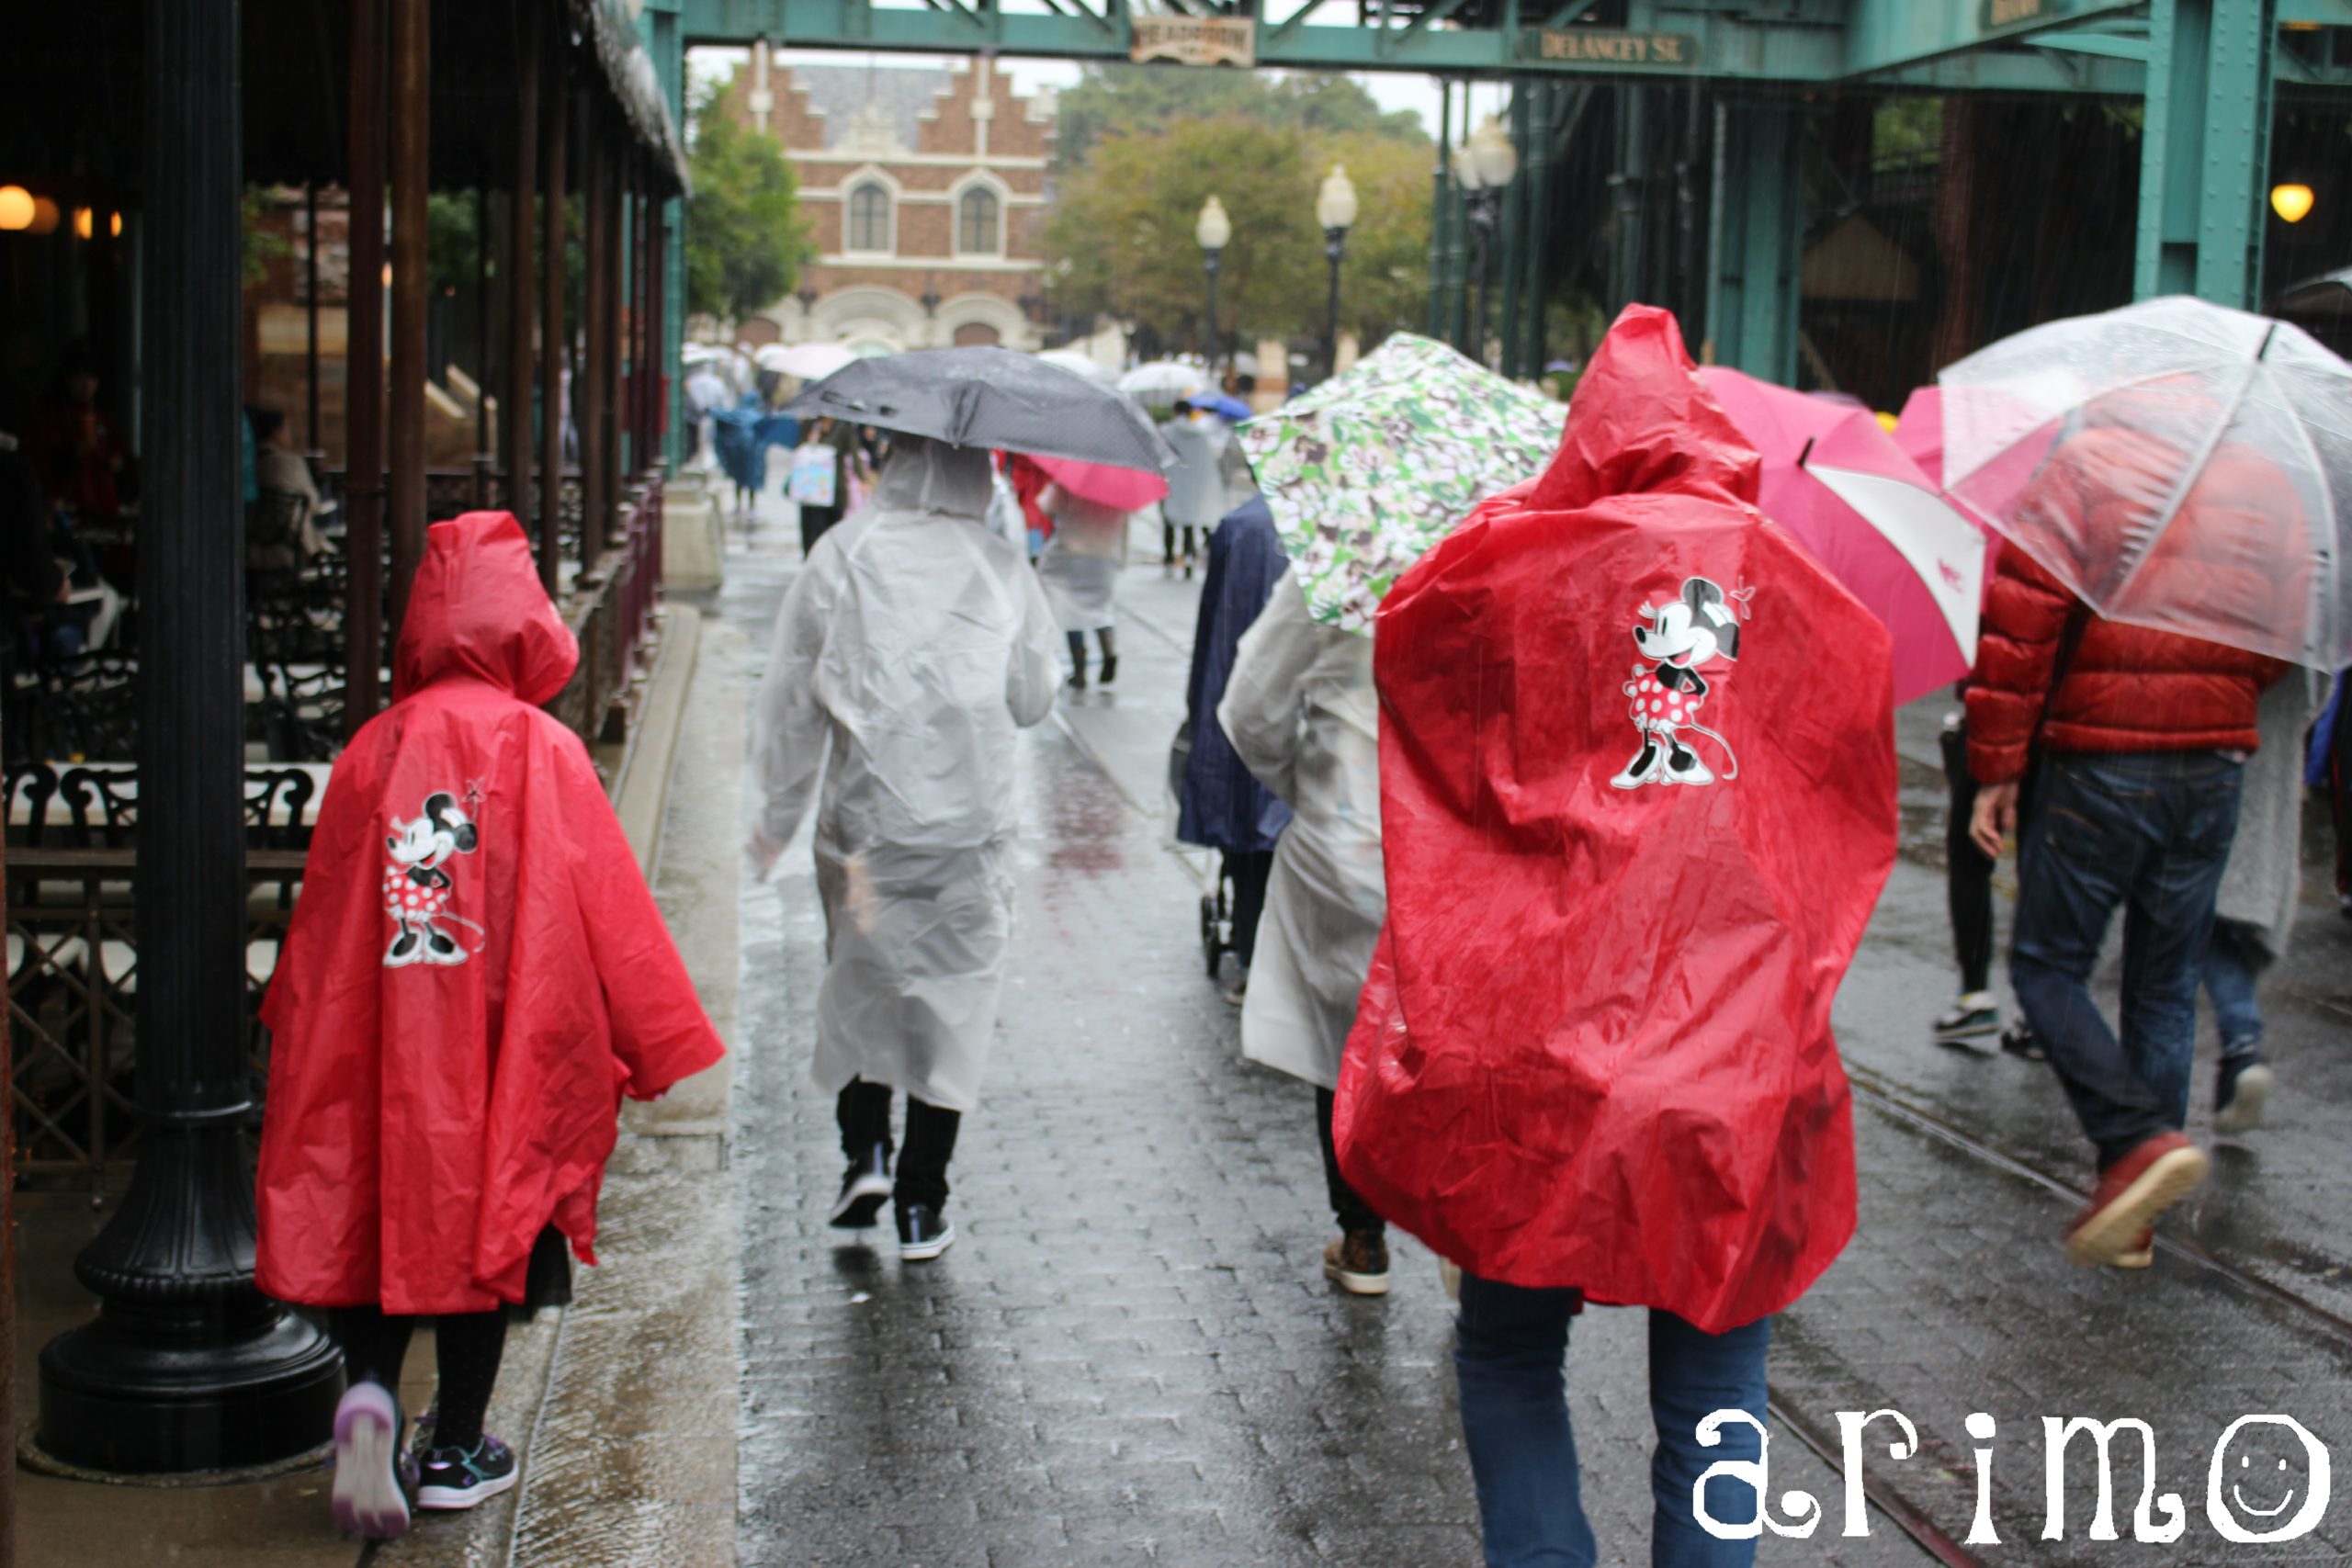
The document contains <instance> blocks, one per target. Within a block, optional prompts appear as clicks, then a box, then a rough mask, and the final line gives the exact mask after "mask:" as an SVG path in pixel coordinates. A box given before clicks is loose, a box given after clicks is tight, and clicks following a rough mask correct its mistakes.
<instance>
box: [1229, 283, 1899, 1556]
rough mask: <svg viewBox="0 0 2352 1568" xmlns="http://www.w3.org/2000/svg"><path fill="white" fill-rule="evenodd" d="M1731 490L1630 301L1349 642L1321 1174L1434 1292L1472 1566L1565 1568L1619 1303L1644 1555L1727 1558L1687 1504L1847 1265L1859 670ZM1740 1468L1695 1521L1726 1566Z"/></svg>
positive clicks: (1878, 679)
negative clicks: (1528, 470)
mask: <svg viewBox="0 0 2352 1568" xmlns="http://www.w3.org/2000/svg"><path fill="white" fill-rule="evenodd" d="M1757 480H1758V459H1757V456H1756V453H1755V452H1754V451H1753V450H1752V449H1751V448H1750V447H1749V446H1748V445H1747V442H1746V441H1745V439H1744V438H1743V437H1741V435H1740V434H1738V432H1737V431H1736V428H1735V427H1734V426H1733V425H1732V423H1731V422H1730V421H1729V419H1727V418H1726V417H1725V416H1724V412H1723V411H1722V410H1721V409H1720V408H1719V407H1718V406H1717V405H1716V404H1715V402H1714V400H1713V397H1712V396H1711V395H1710V394H1709V392H1708V391H1707V389H1706V388H1705V386H1704V384H1703V383H1702V381H1701V380H1700V379H1699V378H1698V376H1697V374H1696V373H1695V370H1694V369H1693V367H1692V366H1691V361H1690V358H1689V356H1688V355H1686V354H1685V353H1684V351H1683V348H1682V344H1681V338H1680V334H1679V333H1678V332H1677V331H1676V328H1675V324H1674V319H1673V318H1672V317H1671V316H1669V315H1668V314H1667V313H1666V312H1664V311H1661V310H1652V309H1649V308H1647V307H1643V306H1634V307H1629V308H1628V309H1627V310H1626V311H1625V312H1624V314H1623V315H1622V316H1620V317H1619V319H1618V321H1617V323H1616V325H1615V326H1614V327H1613V328H1612V329H1611V333H1610V334H1609V336H1608V338H1607V339H1606V340H1605V342H1604V343H1603V344H1602V345H1601V347H1600V352H1599V353H1598V354H1597V355H1595V357H1594V359H1593V362H1592V366H1591V368H1590V370H1589V372H1588V373H1587V374H1586V376H1585V377H1584V378H1583V380H1582V381H1581V382H1580V383H1579V385H1578V387H1577V398H1576V401H1575V403H1574V404H1573V405H1572V406H1571V408H1570V410H1569V412H1568V419H1567V426H1566V431H1565V433H1564V434H1563V436H1562V441H1561V446H1560V448H1559V451H1558V453H1557V455H1556V456H1555V458H1554V459H1553V462H1552V464H1551V466H1550V468H1548V469H1546V471H1545V472H1544V474H1543V475H1541V476H1540V477H1539V478H1537V479H1533V480H1532V481H1530V482H1528V483H1526V484H1523V485H1521V486H1518V487H1516V488H1514V489H1513V490H1510V491H1505V492H1503V493H1502V494H1500V495H1498V496H1496V497H1493V498H1491V499H1490V500H1488V501H1487V502H1483V503H1481V504H1480V505H1479V506H1478V507H1477V508H1476V511H1474V512H1473V513H1472V514H1471V516H1470V518H1469V520H1468V521H1467V522H1466V523H1464V525H1463V526H1462V527H1461V528H1460V529H1458V530H1457V531H1455V532H1454V533H1453V534H1452V535H1450V536H1448V537H1447V538H1445V539H1444V540H1443V541H1442V542H1441V543H1439V544H1438V545H1437V546H1436V547H1434V548H1432V549H1431V550H1430V552H1429V553H1428V554H1427V555H1425V556H1424V557H1422V558H1421V559H1420V560H1419V562H1418V563H1417V564H1416V565H1415V566H1414V567H1413V568H1412V569H1411V570H1409V571H1408V572H1407V573H1406V574H1405V575H1404V576H1403V577H1402V578H1400V579H1399V580H1398V581H1397V583H1396V585H1395V586H1394V587H1393V588H1392V589H1391V591H1390V592H1389V594H1388V596H1387V598H1386V599H1385V601H1384V603H1383V604H1382V607H1381V610H1380V613H1379V615H1378V616H1377V618H1376V620H1375V622H1374V628H1375V631H1374V649H1375V657H1376V665H1377V676H1378V683H1379V694H1380V702H1381V737H1380V762H1381V791H1382V797H1381V803H1380V810H1381V817H1382V820H1383V822H1384V824H1385V861H1386V868H1387V888H1388V918H1387V923H1386V926H1385V930H1384V931H1383V932H1382V934H1381V939H1380V945H1379V950H1378V955H1377V957H1376V959H1375V961H1374V964H1373V968H1372V974H1371V977H1370V979H1369V980H1368V981H1367V983H1366V985H1365V987H1364V990H1363V1008H1362V1010H1361V1013H1360V1015H1359V1017H1358V1019H1357V1021H1356V1026H1355V1032H1354V1033H1353V1035H1352V1036H1351V1039H1350V1041H1349V1043H1348V1051H1347V1060H1346V1066H1345V1071H1344V1073H1343V1075H1342V1079H1341V1082H1340V1097H1339V1108H1338V1120H1337V1135H1338V1141H1339V1150H1340V1166H1341V1168H1342V1170H1343V1171H1344V1172H1345V1174H1346V1176H1347V1178H1348V1179H1349V1180H1350V1181H1351V1182H1352V1183H1353V1184H1354V1185H1355V1187H1356V1188H1357V1190H1360V1191H1361V1192H1363V1195H1364V1196H1365V1197H1366V1198H1367V1199H1368V1200H1370V1201H1371V1202H1372V1203H1373V1205H1374V1207H1375V1208H1377V1209H1378V1210H1379V1211H1380V1212H1381V1213H1384V1214H1385V1215H1387V1216H1388V1217H1389V1219H1391V1220H1392V1221H1395V1222H1396V1223H1397V1224H1401V1225H1403V1226H1404V1227H1405V1228H1407V1229H1408V1230H1409V1231H1411V1232H1412V1233H1413V1234H1415V1235H1418V1236H1419V1237H1421V1238H1422V1239H1423V1240H1424V1241H1426V1242H1428V1243H1429V1244H1430V1247H1432V1248H1433V1249H1434V1250H1436V1251H1437V1252H1439V1253H1440V1254H1442V1256H1444V1257H1445V1258H1449V1259H1451V1260H1452V1261H1453V1262H1454V1263H1455V1264H1458V1265H1459V1266H1460V1267H1461V1268H1462V1269H1463V1270H1464V1280H1463V1282H1462V1311H1461V1318H1460V1325H1459V1340H1458V1344H1457V1349H1456V1355H1455V1361H1456V1367H1457V1371H1458V1375H1459V1379H1460V1384H1461V1404H1462V1417H1463V1427H1464V1436H1465V1438H1466V1446H1467V1447H1468V1450H1469V1452H1470V1457H1471V1464H1472V1468H1473V1470H1474V1472H1475V1473H1476V1480H1477V1486H1478V1495H1479V1501H1480V1509H1481V1513H1482V1516H1483V1518H1484V1521H1485V1526H1486V1542H1487V1562H1489V1563H1494V1564H1504V1563H1511V1564H1516V1563H1521V1562H1590V1561H1592V1560H1593V1556H1592V1554H1593V1538H1592V1532H1591V1529H1590V1526H1589V1524H1588V1522H1587V1521H1586V1519H1585V1517H1584V1514H1583V1510H1582V1506H1581V1505H1580V1503H1579V1502H1578V1500H1577V1486H1576V1461H1575V1454H1574V1444H1573V1441H1572V1439H1571V1436H1570V1430H1569V1424H1568V1416H1567V1408H1566V1403H1565V1401H1564V1398H1563V1387H1562V1382H1561V1377H1560V1370H1561V1363H1562V1358H1563V1357H1564V1356H1565V1354H1566V1344H1567V1334H1568V1326H1569V1321H1570V1318H1571V1316H1572V1314H1574V1313H1575V1312H1576V1311H1577V1308H1578V1307H1579V1305H1580V1304H1581V1303H1583V1302H1585V1301H1589V1302H1591V1303H1596V1304H1616V1305H1628V1306H1643V1307H1647V1308H1649V1309H1650V1392H1651V1403H1652V1413H1653V1416H1654V1417H1655V1419H1656V1422H1657V1433H1658V1447H1657V1452H1656V1456H1655V1459H1654V1468H1653V1484H1654V1490H1655V1493H1656V1496H1657V1500H1658V1502H1657V1514H1656V1517H1655V1525H1654V1528H1655V1530H1656V1537H1657V1538H1656V1540H1655V1542H1654V1551H1655V1553H1656V1555H1657V1561H1659V1562H1707V1563H1710V1564H1714V1563H1733V1562H1746V1561H1747V1560H1749V1557H1750V1555H1751V1554H1752V1552H1753V1550H1754V1540H1752V1539H1750V1540H1747V1541H1736V1540H1724V1539H1720V1538H1719V1536H1718V1535H1716V1534H1713V1533H1710V1532H1707V1531H1706V1530H1705V1529H1703V1527H1702V1524H1701V1523H1700V1522H1699V1521H1698V1519H1697V1518H1696V1517H1695V1515H1694V1509H1693V1489H1694V1487H1698V1486H1701V1485H1702V1479H1701V1478H1702V1472H1706V1471H1707V1470H1708V1468H1709V1466H1711V1465H1713V1466H1715V1469H1716V1471H1717V1472H1718V1473H1721V1472H1729V1473H1731V1474H1734V1475H1736V1474H1737V1473H1738V1466H1739V1464H1740V1462H1741V1461H1756V1460H1757V1459H1758V1455H1759V1454H1760V1453H1761V1451H1762V1449H1763V1423H1764V1419H1765V1403H1764V1402H1765V1386H1764V1359H1765V1349H1766V1344H1767V1340H1768V1338H1769V1335H1770V1314H1773V1313H1775V1312H1777V1311H1779V1310H1780V1309H1781V1308H1782V1307H1784V1306H1786V1305H1787V1304H1788V1303H1790V1302H1792V1301H1793V1300H1794V1299H1796V1297H1797V1296H1798V1295H1800V1294H1801V1293H1802V1292H1804V1290H1805V1289H1806V1287H1807V1286H1808V1285H1810V1284H1811V1282H1812V1281H1813V1280H1815V1278H1816V1277H1817V1276H1818V1275H1819V1274H1820V1273H1821V1271H1822V1270H1823V1269H1826V1267H1828V1265H1829V1263H1830V1262H1831V1260H1833V1259H1834V1258H1836V1257H1837V1256H1838V1252H1839V1251H1840V1250H1841V1249H1842V1248H1843V1247H1844V1246H1845V1244H1846V1241H1847V1240H1848V1238H1849V1236H1850V1235H1852V1233H1853V1228H1854V1213H1855V1179H1854V1139H1853V1126H1852V1120H1851V1108H1850V1100H1849V1089H1848V1086H1847V1082H1846V1077H1845V1073H1844V1071H1843V1069H1842V1068H1841V1066H1840V1065H1839V1063H1838V1051H1837V1046H1836V1043H1835V1042H1834V1041H1833V1040H1832V1038H1831V1035H1830V1030H1829V1011H1830V1004H1831V1001H1832V999H1833V998H1834V997H1835V995H1836V992H1837V988H1838V982H1839V980H1840V979H1841V978H1842V976H1843V975H1844V973H1845V970H1846V967H1847V965H1848V964H1849V962H1850V961H1851V959H1852V956H1853V953H1854V950H1855V947H1856V945H1857V944H1858V943H1859V942H1860V940H1861V935H1862V931H1863V928H1864V926H1865V925H1866V924H1867V923H1868V921H1869V919H1870V915H1871V908H1872V906H1873V905H1874V904H1875V902H1876V900H1877V897H1878V891H1879V888H1880V886H1882V885H1883V882H1884V880H1885V878H1886V876H1887V874H1888V872H1889V871H1890V870H1891V869H1892V867H1893V864H1894V851H1895V830H1896V809H1895V805H1896V803H1895V759H1894V725H1893V717H1892V713H1893V677H1892V653H1891V645H1890V640H1889V638H1888V636H1887V633H1886V630H1885V628H1884V627H1883V626H1881V625H1880V624H1879V622H1878V621H1877V620H1876V619H1875V618H1874V617H1873V616H1872V615H1871V614H1870V613H1869V612H1868V611H1867V610H1865V609H1864V608H1863V607H1862V606H1861V604H1860V603H1858V602H1857V601H1856V600H1855V599H1854V598H1853V597H1852V596H1851V595H1850V594H1849V593H1848V592H1846V591H1845V590H1844V589H1843V588H1841V587H1840V586H1839V585H1838V583H1837V581H1835V580H1834V579H1832V578H1831V577H1830V576H1829V574H1828V573H1827V572H1826V571H1825V570H1823V569H1822V568H1821V567H1820V566H1819V565H1818V564H1817V563H1816V562H1815V561H1814V560H1813V559H1812V558H1810V557H1809V556H1807V555H1806V553H1805V552H1804V550H1803V548H1802V547H1799V546H1798V545H1797V544H1796V543H1795V542H1793V541H1792V539H1791V537H1790V536H1788V535H1786V534H1784V533H1782V532H1781V530H1780V529H1779V528H1777V527H1775V526H1773V525H1771V524H1770V523H1769V522H1767V521H1766V520H1765V519H1764V518H1763V517H1762V516H1761V515H1759V514H1758V512H1757V510H1756V506H1755V498H1756V494H1757ZM1629 671H1630V674H1629ZM1253 990H1254V987H1253ZM1702 1444H1703V1445H1706V1446H1702ZM1717 1461H1724V1463H1721V1464H1718V1463H1717ZM1752 1473H1757V1474H1758V1484H1757V1485H1756V1486H1752V1487H1751V1486H1749V1485H1747V1484H1745V1483H1737V1482H1735V1483H1732V1484H1729V1485H1724V1486H1718V1487H1715V1488H1713V1490H1712V1492H1710V1493H1704V1494H1702V1495H1703V1496H1704V1498H1705V1504H1706V1506H1707V1507H1708V1508H1709V1509H1710V1510H1711V1517H1713V1518H1714V1519H1716V1520H1717V1521H1719V1522H1723V1523H1727V1524H1729V1525H1733V1526H1738V1525H1741V1524H1743V1523H1744V1524H1746V1525H1747V1527H1748V1529H1749V1532H1750V1534H1751V1536H1752V1534H1753V1524H1754V1517H1755V1516H1754V1509H1755V1506H1756V1499H1757V1496H1758V1493H1759V1492H1761V1491H1762V1490H1763V1486H1762V1482H1761V1478H1760V1471H1758V1472H1752ZM1743 1510H1745V1512H1746V1515H1747V1517H1746V1519H1745V1520H1743V1518H1742V1511H1743Z"/></svg>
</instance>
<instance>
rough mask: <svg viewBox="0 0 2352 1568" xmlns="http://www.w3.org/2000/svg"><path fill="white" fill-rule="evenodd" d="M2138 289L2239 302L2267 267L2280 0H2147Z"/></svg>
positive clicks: (2248, 298) (2246, 300) (2249, 296)
mask: <svg viewBox="0 0 2352 1568" xmlns="http://www.w3.org/2000/svg"><path fill="white" fill-rule="evenodd" d="M2149 21H2150V24H2151V26H2150V28H2149V38H2148V42H2149V63H2148V92H2147V118H2146V126H2145V130H2143V134H2142V137H2141V164H2140V232H2139V247H2138V249H2139V256H2138V267H2137V271H2136V275H2135V276H2134V280H2133V282H2134V287H2135V289H2136V292H2137V293H2138V295H2139V296H2140V297H2141V298H2142V299H2146V298H2148V297H2149V296H2151V295H2156V294H2195V295H2197V296H2199V298H2201V299H2210V300H2212V301H2213V302H2214V303H2215V304H2220V305H2234V306H2238V307H2241V308H2243V307H2245V306H2248V305H2250V304H2251V303H2252V302H2253V299H2254V294H2255V288H2256V280H2257V279H2258V278H2259V277H2260V276H2261V274H2262V242H2263V227H2264V225H2263V223H2262V220H2261V212H2262V208H2263V200H2264V197H2265V194H2266V193H2267V187H2268V186H2269V165H2270V147H2269V140H2270V115H2271V81H2272V76H2271V60H2272V47H2271V45H2272V39H2273V36H2274V31H2275V28H2276V24H2277V0H2153V4H2152V6H2151V12H2150V17H2149Z"/></svg>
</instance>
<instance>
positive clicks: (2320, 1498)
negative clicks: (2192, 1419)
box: [2205, 1416, 2329, 1545]
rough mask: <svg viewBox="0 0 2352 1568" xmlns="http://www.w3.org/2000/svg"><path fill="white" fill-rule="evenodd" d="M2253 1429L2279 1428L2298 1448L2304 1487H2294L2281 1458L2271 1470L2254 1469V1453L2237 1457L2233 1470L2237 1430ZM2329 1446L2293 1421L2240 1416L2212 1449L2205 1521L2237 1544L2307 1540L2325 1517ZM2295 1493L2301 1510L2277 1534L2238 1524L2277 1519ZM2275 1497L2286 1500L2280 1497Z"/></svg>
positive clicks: (2285, 1418)
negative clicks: (2224, 1493) (2250, 1519)
mask: <svg viewBox="0 0 2352 1568" xmlns="http://www.w3.org/2000/svg"><path fill="white" fill-rule="evenodd" d="M2252 1426H2262V1427H2283V1428H2284V1429H2285V1430H2287V1431H2289V1432H2291V1433H2292V1434H2293V1435H2294V1436H2295V1438H2296V1439H2297V1440H2298V1441H2300V1442H2301V1444H2302V1449H2303V1460H2304V1465H2303V1477H2304V1483H2303V1485H2302V1487H2301V1488H2298V1487H2297V1486H2296V1484H2295V1481H2294V1473H2293V1472H2292V1471H2290V1469H2289V1468H2288V1464H2287V1461H2285V1460H2283V1459H2279V1460H2276V1461H2274V1462H2275V1464H2276V1466H2277V1468H2276V1469H2275V1470H2274V1469H2272V1468H2271V1466H2270V1465H2267V1464H2263V1465H2258V1464H2256V1461H2255V1458H2254V1456H2253V1455H2252V1454H2240V1455H2238V1456H2237V1463H2236V1464H2235V1465H2234V1466H2232V1465H2231V1464H2230V1462H2229V1460H2230V1446H2231V1444H2232V1443H2233V1442H2234V1441H2236V1439H2237V1436H2238V1433H2239V1432H2240V1431H2242V1430H2243V1429H2245V1427H2252ZM2263 1458H2264V1459H2266V1460H2269V1459H2271V1458H2272V1456H2271V1455H2270V1454H2268V1453H2265V1454H2264V1455H2263ZM2327 1461H2328V1455H2327V1445H2326V1444H2324V1443H2323V1442H2321V1441H2320V1440H2319V1439H2318V1438H2315V1437H2313V1436H2312V1434H2311V1432H2310V1431H2309V1430H2308V1429H2307V1428H2306V1427H2304V1426H2303V1424H2302V1423H2301V1422H2300V1421H2298V1420H2296V1419H2295V1418H2294V1417H2293V1416H2239V1417H2238V1418H2237V1419H2236V1420H2234V1421H2233V1422H2231V1423H2230V1425H2229V1429H2228V1430H2226V1431H2224V1432H2223V1433H2222V1440H2221V1441H2220V1442H2218V1443H2215V1444H2214V1445H2213V1462H2212V1464H2211V1467H2210V1468H2209V1469H2208V1470H2207V1472H2206V1476H2205V1516H2206V1517H2207V1518H2209V1519H2211V1521H2212V1524H2213V1529H2215V1530H2216V1531H2218V1532H2219V1533H2220V1534H2221V1536H2222V1539H2223V1540H2233V1541H2236V1542H2238V1543H2239V1544H2240V1545H2255V1544H2258V1543H2260V1542H2264V1541H2273V1540H2296V1539H2298V1538H2300V1537H2301V1536H2306V1535H2309V1534H2310V1533H2311V1532H2312V1530H2313V1529H2317V1528H2318V1527H2319V1521H2320V1520H2321V1518H2322V1517H2324V1516H2325V1515H2326V1513H2327V1502H2328V1490H2329V1488H2328V1462H2327ZM2224 1476H2228V1477H2229V1478H2230V1483H2229V1496H2228V1500H2227V1501H2226V1502H2225V1501H2224V1500H2223V1498H2222V1478H2223V1477H2224ZM2299 1491H2300V1493H2301V1497H2302V1503H2303V1506H2301V1508H2300V1509H2298V1510H2297V1511H2296V1513H2295V1515H2294V1517H2292V1518H2290V1519H2289V1520H2288V1521H2287V1522H2286V1523H2285V1524H2284V1525H2281V1526H2279V1527H2278V1528H2277V1529H2269V1530H2257V1529H2247V1528H2246V1527H2245V1524H2243V1523H2242V1522H2240V1519H2239V1515H2240V1514H2245V1515H2246V1516H2249V1517H2253V1518H2256V1519H2263V1520H2269V1519H2275V1518H2277V1517H2278V1516H2279V1515H2281V1514H2283V1513H2285V1512H2286V1511H2287V1510H2288V1508H2289V1507H2290V1506H2293V1504H2294V1502H2295V1498H2296V1496H2297V1495H2298V1493H2299ZM2278 1494H2284V1495H2282V1496H2278ZM2274 1496H2277V1500H2276V1501H2273V1500H2271V1499H2272V1498H2273V1497H2274Z"/></svg>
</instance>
